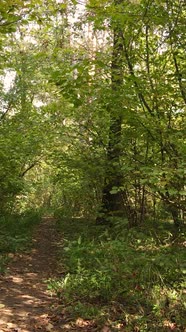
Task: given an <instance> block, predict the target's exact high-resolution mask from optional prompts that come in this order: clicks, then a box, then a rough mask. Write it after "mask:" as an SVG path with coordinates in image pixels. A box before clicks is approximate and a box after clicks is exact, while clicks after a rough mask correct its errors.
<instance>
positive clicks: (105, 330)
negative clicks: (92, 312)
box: [101, 325, 111, 332]
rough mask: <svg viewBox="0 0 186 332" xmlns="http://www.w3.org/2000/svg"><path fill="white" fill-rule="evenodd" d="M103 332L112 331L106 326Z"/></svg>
mask: <svg viewBox="0 0 186 332" xmlns="http://www.w3.org/2000/svg"><path fill="white" fill-rule="evenodd" d="M101 332H111V329H110V328H109V327H108V326H106V325H105V326H104V327H103V329H102V330H101Z"/></svg>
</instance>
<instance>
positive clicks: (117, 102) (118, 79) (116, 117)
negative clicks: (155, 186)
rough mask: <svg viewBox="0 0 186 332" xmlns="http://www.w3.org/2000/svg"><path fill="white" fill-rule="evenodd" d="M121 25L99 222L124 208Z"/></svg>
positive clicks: (116, 37)
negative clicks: (122, 187) (121, 169)
mask: <svg viewBox="0 0 186 332" xmlns="http://www.w3.org/2000/svg"><path fill="white" fill-rule="evenodd" d="M114 3H115V5H118V4H120V3H122V0H115V1H114ZM118 25H119V24H118V23H117V22H113V51H112V63H111V92H112V100H110V105H109V112H110V128H109V143H108V147H107V169H106V176H105V181H104V188H103V192H102V206H101V210H100V215H101V217H98V218H97V221H98V222H100V221H105V220H107V219H108V217H111V216H115V215H118V214H120V212H121V209H122V205H123V196H122V193H121V189H120V188H121V186H122V184H123V177H122V173H121V171H120V165H119V164H120V156H121V126H122V114H121V112H122V105H121V89H122V85H123V68H122V64H123V59H122V58H123V42H122V30H121V28H120V27H119V26H118Z"/></svg>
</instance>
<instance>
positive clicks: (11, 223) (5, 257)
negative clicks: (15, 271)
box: [0, 211, 41, 273]
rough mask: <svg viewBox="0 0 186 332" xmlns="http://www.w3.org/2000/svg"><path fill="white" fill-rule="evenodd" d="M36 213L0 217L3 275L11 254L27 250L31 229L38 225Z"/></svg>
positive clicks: (1, 270)
mask: <svg viewBox="0 0 186 332" xmlns="http://www.w3.org/2000/svg"><path fill="white" fill-rule="evenodd" d="M40 220H41V216H40V214H39V213H38V212H33V211H29V212H27V213H24V214H21V215H4V216H1V217H0V273H4V272H5V270H6V265H7V262H8V261H9V259H10V258H11V256H12V254H15V253H16V252H19V251H25V250H27V249H29V247H30V245H31V235H32V230H33V227H34V226H35V225H36V224H37V223H39V221H40Z"/></svg>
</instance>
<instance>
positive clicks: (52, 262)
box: [0, 218, 58, 332]
mask: <svg viewBox="0 0 186 332" xmlns="http://www.w3.org/2000/svg"><path fill="white" fill-rule="evenodd" d="M57 238H58V236H57V232H56V229H55V225H54V220H53V219H52V218H43V220H42V222H41V223H40V225H39V226H37V227H36V230H35V232H34V234H33V246H32V249H31V251H30V253H23V254H16V255H15V257H13V259H12V260H11V263H10V264H9V267H8V273H7V274H6V275H5V276H0V332H34V331H40V332H43V331H44V332H45V331H50V330H51V324H50V319H49V313H50V310H51V309H50V308H51V307H52V304H53V303H54V302H55V297H51V295H50V294H49V292H48V291H47V285H46V283H45V280H47V279H48V278H50V277H52V276H54V275H55V270H56V263H57V259H56V253H57Z"/></svg>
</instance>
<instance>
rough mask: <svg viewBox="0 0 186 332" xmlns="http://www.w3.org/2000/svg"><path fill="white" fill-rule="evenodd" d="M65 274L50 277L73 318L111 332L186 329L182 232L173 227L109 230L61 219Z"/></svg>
mask: <svg viewBox="0 0 186 332" xmlns="http://www.w3.org/2000/svg"><path fill="white" fill-rule="evenodd" d="M58 227H59V229H60V230H61V232H62V233H63V236H64V247H63V249H62V250H61V251H60V258H61V264H62V265H64V262H65V266H63V269H64V273H63V274H62V276H61V277H60V278H58V279H54V280H50V281H49V288H50V289H51V290H53V291H55V292H56V293H57V295H58V297H59V300H60V301H61V303H65V310H66V311H67V312H68V313H69V314H71V315H72V316H73V317H74V318H77V317H82V318H83V319H90V320H91V319H92V320H96V321H97V322H99V324H105V322H106V323H107V324H109V326H110V328H111V329H112V330H113V331H118V330H121V331H126V332H127V331H131V332H132V331H140V332H143V331H152V332H153V331H171V330H175V331H184V319H185V316H186V311H185V309H186V308H185V306H186V303H185V299H184V295H185V273H186V266H185V260H184V254H185V247H184V244H185V243H184V237H183V236H184V234H183V233H178V234H175V232H174V227H172V225H168V224H166V225H163V224H160V225H159V226H157V225H156V226H155V227H154V225H151V224H149V225H146V226H145V227H138V228H137V227H136V228H132V229H129V230H127V229H126V228H125V229H123V228H122V227H121V225H117V226H116V227H114V228H111V229H108V228H106V227H104V226H95V225H94V224H93V223H91V222H87V221H83V220H78V219H77V220H75V219H74V220H71V221H65V220H62V221H60V222H59V223H58Z"/></svg>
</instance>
